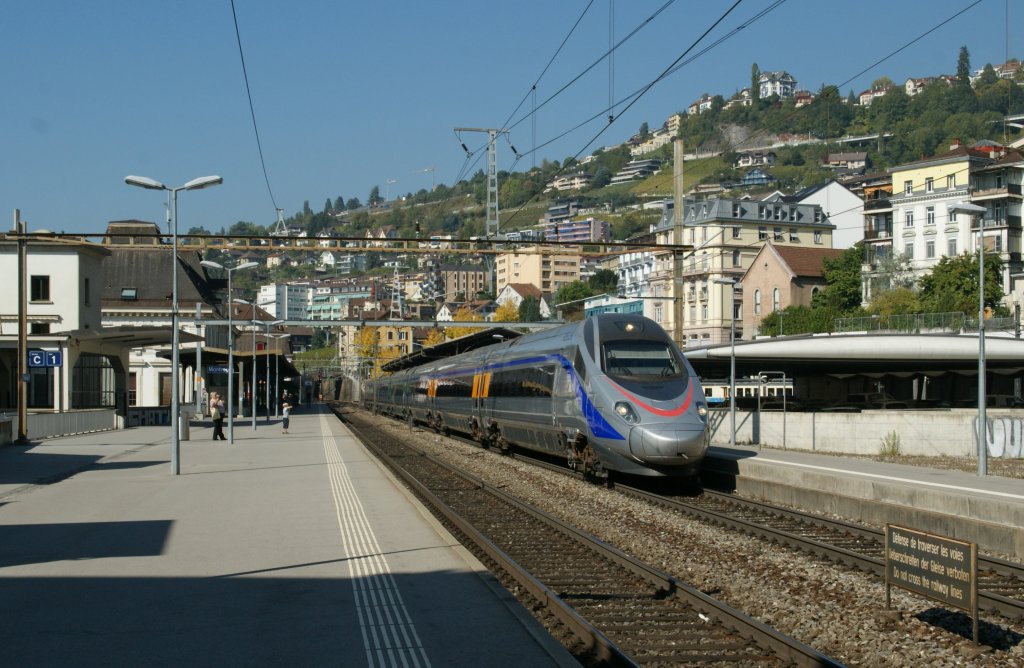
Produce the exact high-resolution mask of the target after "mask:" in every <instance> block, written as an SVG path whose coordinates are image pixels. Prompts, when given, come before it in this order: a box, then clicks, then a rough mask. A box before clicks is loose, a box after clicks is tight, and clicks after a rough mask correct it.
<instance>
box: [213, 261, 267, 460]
mask: <svg viewBox="0 0 1024 668" xmlns="http://www.w3.org/2000/svg"><path fill="white" fill-rule="evenodd" d="M199 264H201V265H203V266H204V267H207V268H210V269H220V270H221V271H224V272H227V275H228V298H227V305H228V405H227V411H228V444H229V445H234V443H235V407H234V406H235V397H234V393H235V333H234V325H233V324H232V322H231V320H232V313H233V311H234V310H235V307H234V305H233V304H232V302H231V274H233V273H234V272H236V271H238V270H240V269H250V268H252V267H255V266H257V265H258V264H259V263H257V262H245V263H242V264H240V265H238V266H237V267H225V266H224V265H222V264H219V263H217V262H213V261H212V260H203V261H202V262H200V263H199Z"/></svg>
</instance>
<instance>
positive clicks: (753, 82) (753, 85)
mask: <svg viewBox="0 0 1024 668" xmlns="http://www.w3.org/2000/svg"><path fill="white" fill-rule="evenodd" d="M750 101H751V102H752V103H753V107H754V109H757V108H758V106H760V104H761V70H760V69H759V68H758V67H757V63H754V64H753V65H751V67H750Z"/></svg>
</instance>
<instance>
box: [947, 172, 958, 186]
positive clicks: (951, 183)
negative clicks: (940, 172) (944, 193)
mask: <svg viewBox="0 0 1024 668" xmlns="http://www.w3.org/2000/svg"><path fill="white" fill-rule="evenodd" d="M946 187H947V188H949V189H950V190H952V189H953V188H956V174H950V175H949V176H947V177H946Z"/></svg>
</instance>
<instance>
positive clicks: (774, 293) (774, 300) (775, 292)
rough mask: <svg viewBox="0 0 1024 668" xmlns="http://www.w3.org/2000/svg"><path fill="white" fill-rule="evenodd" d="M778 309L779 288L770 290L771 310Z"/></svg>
mask: <svg viewBox="0 0 1024 668" xmlns="http://www.w3.org/2000/svg"><path fill="white" fill-rule="evenodd" d="M778 310H779V289H778V288H775V289H774V290H772V311H778Z"/></svg>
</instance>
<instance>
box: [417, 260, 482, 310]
mask: <svg viewBox="0 0 1024 668" xmlns="http://www.w3.org/2000/svg"><path fill="white" fill-rule="evenodd" d="M486 290H487V270H486V269H485V268H484V267H482V266H479V265H453V264H436V265H433V266H431V267H428V269H427V275H426V278H425V279H424V281H423V283H422V284H421V287H420V296H421V297H422V298H423V299H432V300H442V301H446V302H451V301H465V300H472V299H475V298H476V295H477V293H478V292H486ZM460 295H461V297H460Z"/></svg>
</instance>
